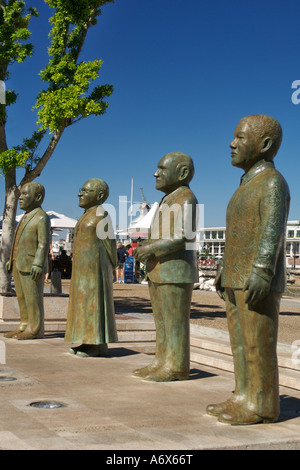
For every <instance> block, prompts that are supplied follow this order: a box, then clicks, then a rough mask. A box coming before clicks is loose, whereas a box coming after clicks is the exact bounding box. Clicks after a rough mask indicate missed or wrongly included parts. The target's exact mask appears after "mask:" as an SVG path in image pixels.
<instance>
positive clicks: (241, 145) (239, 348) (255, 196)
mask: <svg viewBox="0 0 300 470" xmlns="http://www.w3.org/2000/svg"><path fill="white" fill-rule="evenodd" d="M281 139H282V131H281V127H280V124H279V123H278V122H277V121H276V120H275V119H273V118H271V117H269V116H265V115H254V116H247V117H246V118H244V119H242V120H241V121H240V123H239V125H238V127H237V128H236V130H235V135H234V140H233V141H232V142H231V144H230V147H231V149H232V152H231V154H232V165H234V166H237V167H239V168H242V169H243V170H244V171H245V173H244V175H243V176H242V179H241V183H240V186H239V187H238V189H237V190H236V192H235V193H234V194H233V196H232V198H231V200H230V202H229V204H228V208H227V216H226V242H225V252H224V256H223V259H222V264H221V269H220V271H219V272H218V275H217V278H216V285H217V290H218V291H219V292H220V294H221V295H222V296H224V297H225V300H226V313H227V320H228V330H229V334H230V341H231V347H232V353H233V360H234V370H235V391H234V393H233V395H232V397H230V398H229V400H227V401H225V402H223V403H219V404H216V405H209V406H208V407H207V413H208V414H211V415H215V416H218V417H219V421H221V422H223V423H228V424H255V423H259V422H265V423H267V422H274V421H276V420H277V419H278V416H279V411H280V409H279V408H280V407H279V385H278V366H277V353H276V346H277V331H278V316H279V307H280V299H281V296H282V293H283V292H284V290H285V233H286V222H287V217H288V212H289V202H290V195H289V188H288V185H287V183H286V181H285V180H284V178H283V177H282V175H281V174H280V173H279V172H278V171H277V170H276V169H275V167H274V163H273V158H274V157H275V155H276V153H277V151H278V149H279V147H280V144H281Z"/></svg>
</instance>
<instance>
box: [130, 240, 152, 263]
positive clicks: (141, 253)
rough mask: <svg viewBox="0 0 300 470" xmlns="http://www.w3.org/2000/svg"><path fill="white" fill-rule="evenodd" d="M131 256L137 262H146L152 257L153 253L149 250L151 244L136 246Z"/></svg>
mask: <svg viewBox="0 0 300 470" xmlns="http://www.w3.org/2000/svg"><path fill="white" fill-rule="evenodd" d="M133 256H134V257H135V258H136V259H137V260H138V261H142V262H145V261H148V259H150V258H151V257H152V256H153V251H152V248H151V244H143V245H140V246H138V247H137V248H136V249H135V250H134V252H133Z"/></svg>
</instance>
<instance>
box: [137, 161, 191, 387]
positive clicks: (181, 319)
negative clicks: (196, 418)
mask: <svg viewBox="0 0 300 470" xmlns="http://www.w3.org/2000/svg"><path fill="white" fill-rule="evenodd" d="M193 175H194V165H193V161H192V159H191V158H190V157H189V156H188V155H186V154H183V153H169V154H167V155H165V156H164V157H163V158H162V159H161V160H160V161H159V163H158V169H157V171H156V172H155V173H154V176H155V178H156V189H158V190H160V191H162V192H164V193H165V196H164V198H163V199H162V201H161V203H160V206H159V208H158V211H157V213H156V215H155V217H154V220H153V223H152V224H151V233H150V236H149V239H148V240H147V241H145V242H144V243H142V244H141V245H140V246H139V247H138V248H137V249H136V250H135V251H134V253H133V254H134V256H135V258H136V259H137V260H138V261H142V262H146V271H147V278H148V283H149V291H150V297H151V303H152V311H153V316H154V321H155V326H156V353H155V358H154V360H153V362H152V363H151V364H149V365H148V366H147V367H144V368H142V369H138V370H136V371H135V372H134V375H135V376H138V377H142V378H144V379H146V380H152V381H156V382H164V381H173V380H185V379H188V377H189V370H190V334H189V333H190V332H189V322H190V305H191V298H192V291H193V286H194V282H196V281H197V280H198V271H197V263H196V251H195V247H194V246H193V245H192V246H189V243H193V242H194V241H195V237H194V234H195V231H196V212H197V200H196V198H195V196H194V194H193V193H192V191H191V190H190V188H189V182H190V181H191V179H192V178H193Z"/></svg>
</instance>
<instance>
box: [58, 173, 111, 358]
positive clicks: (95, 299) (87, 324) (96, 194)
mask: <svg viewBox="0 0 300 470" xmlns="http://www.w3.org/2000/svg"><path fill="white" fill-rule="evenodd" d="M108 195H109V188H108V186H107V184H106V183H105V181H103V180H101V179H98V178H92V179H90V180H88V181H87V182H86V183H84V185H83V186H82V188H81V189H80V191H79V194H78V196H79V206H80V207H82V208H83V209H84V210H85V212H84V214H83V215H82V216H81V218H80V219H79V221H78V222H77V224H76V226H75V233H74V247H73V266H72V277H71V284H70V297H69V306H68V316H67V325H66V333H65V341H66V342H67V343H73V344H74V343H77V344H78V343H79V346H75V347H73V346H72V347H71V348H70V349H69V352H70V353H72V354H76V355H77V356H81V357H96V356H107V354H108V346H107V343H113V342H116V341H118V338H117V329H116V322H115V316H114V313H115V311H114V301H113V269H114V268H115V267H116V265H117V249H116V240H115V238H114V233H113V230H112V225H111V219H110V217H109V215H108V213H107V212H106V211H104V209H103V207H102V206H101V204H102V203H103V202H104V201H105V200H106V199H107V197H108ZM101 226H102V229H103V230H101V231H100V232H101V233H100V232H99V231H98V228H99V227H100V228H101ZM106 226H108V231H107V230H106V229H105V227H106Z"/></svg>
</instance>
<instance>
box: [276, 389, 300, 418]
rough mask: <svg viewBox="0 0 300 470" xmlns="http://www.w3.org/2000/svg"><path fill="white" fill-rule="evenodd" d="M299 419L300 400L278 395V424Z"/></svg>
mask: <svg viewBox="0 0 300 470" xmlns="http://www.w3.org/2000/svg"><path fill="white" fill-rule="evenodd" d="M295 418H300V399H299V398H296V397H293V396H290V395H285V394H283V395H280V416H279V420H278V422H281V421H288V420H290V419H295Z"/></svg>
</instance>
